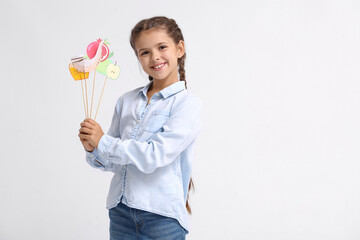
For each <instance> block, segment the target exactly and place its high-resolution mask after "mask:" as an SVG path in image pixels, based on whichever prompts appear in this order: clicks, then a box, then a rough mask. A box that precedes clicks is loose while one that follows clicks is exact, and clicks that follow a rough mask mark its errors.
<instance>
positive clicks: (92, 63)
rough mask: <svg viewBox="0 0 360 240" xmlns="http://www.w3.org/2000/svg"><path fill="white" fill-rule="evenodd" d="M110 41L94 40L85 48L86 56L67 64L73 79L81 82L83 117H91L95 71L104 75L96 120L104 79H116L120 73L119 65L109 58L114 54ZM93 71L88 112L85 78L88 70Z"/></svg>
mask: <svg viewBox="0 0 360 240" xmlns="http://www.w3.org/2000/svg"><path fill="white" fill-rule="evenodd" d="M109 44H110V43H109V42H107V40H106V39H105V40H101V39H98V40H96V41H95V42H92V43H90V44H89V45H88V46H87V48H86V54H87V56H81V57H77V58H72V59H71V61H72V62H71V63H70V64H69V70H70V74H71V76H72V77H73V79H74V80H75V81H80V82H81V90H82V97H83V102H84V111H85V117H86V118H91V117H92V109H93V100H94V91H95V78H96V72H98V73H100V74H102V75H105V81H104V85H103V88H102V91H101V96H100V99H99V103H98V106H97V109H96V114H95V117H94V120H96V116H97V113H98V110H99V106H100V103H101V98H102V95H103V93H104V89H105V85H106V80H107V78H108V77H109V78H111V79H114V80H115V79H117V78H118V77H119V74H120V68H119V66H116V62H115V64H113V63H112V61H111V60H110V58H111V57H112V56H113V55H114V53H113V52H110V50H109V47H108V45H109ZM91 71H93V72H94V80H93V84H92V87H93V89H92V96H91V105H90V112H89V101H88V94H87V92H88V90H87V82H86V79H88V78H89V74H90V72H91ZM83 80H84V81H85V96H86V98H85V96H84V86H83Z"/></svg>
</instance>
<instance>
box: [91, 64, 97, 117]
mask: <svg viewBox="0 0 360 240" xmlns="http://www.w3.org/2000/svg"><path fill="white" fill-rule="evenodd" d="M95 75H96V69H95V70H94V82H93V90H92V96H91V108H90V118H91V113H92V106H93V100H94V88H95Z"/></svg>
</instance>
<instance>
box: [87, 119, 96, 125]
mask: <svg viewBox="0 0 360 240" xmlns="http://www.w3.org/2000/svg"><path fill="white" fill-rule="evenodd" d="M84 122H87V123H90V124H91V125H93V126H96V124H97V122H95V121H94V120H92V119H91V118H87V119H85V120H84Z"/></svg>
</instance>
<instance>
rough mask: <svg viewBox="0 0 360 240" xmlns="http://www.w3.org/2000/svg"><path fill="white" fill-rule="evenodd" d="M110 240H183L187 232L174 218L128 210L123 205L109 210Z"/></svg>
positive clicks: (132, 209) (128, 208)
mask: <svg viewBox="0 0 360 240" xmlns="http://www.w3.org/2000/svg"><path fill="white" fill-rule="evenodd" d="M109 217H110V240H120V239H121V240H150V239H151V240H153V239H154V240H155V239H161V240H184V239H185V234H187V231H186V230H185V229H184V228H183V227H182V226H181V225H180V224H179V222H178V221H177V220H176V219H174V218H169V217H165V216H161V215H158V214H155V213H151V212H146V211H142V210H139V209H135V208H130V207H128V206H126V205H125V204H123V203H121V202H120V203H119V204H118V205H117V206H116V207H114V208H111V209H110V210H109Z"/></svg>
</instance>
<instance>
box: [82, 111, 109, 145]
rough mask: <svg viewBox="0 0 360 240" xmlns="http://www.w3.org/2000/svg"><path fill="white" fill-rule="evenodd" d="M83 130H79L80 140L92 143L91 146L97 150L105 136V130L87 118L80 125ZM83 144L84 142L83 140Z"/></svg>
mask: <svg viewBox="0 0 360 240" xmlns="http://www.w3.org/2000/svg"><path fill="white" fill-rule="evenodd" d="M80 126H81V128H80V129H79V137H80V140H81V139H83V140H86V141H88V142H89V143H90V145H91V146H93V147H95V148H97V146H98V145H99V142H100V139H101V137H102V136H103V135H104V132H103V130H102V129H101V127H100V125H99V124H98V123H97V122H95V121H94V120H92V119H90V118H87V119H85V120H84V122H82V123H81V124H80ZM81 142H82V140H81Z"/></svg>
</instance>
